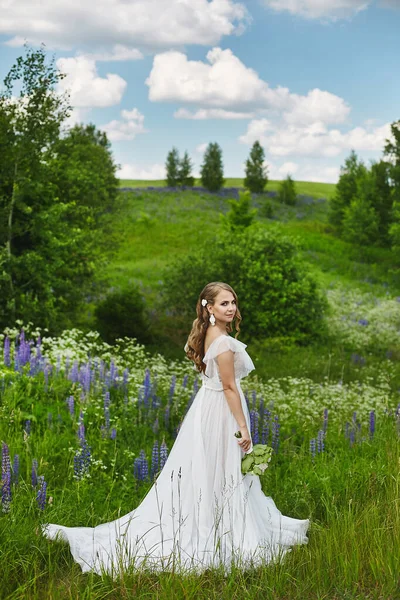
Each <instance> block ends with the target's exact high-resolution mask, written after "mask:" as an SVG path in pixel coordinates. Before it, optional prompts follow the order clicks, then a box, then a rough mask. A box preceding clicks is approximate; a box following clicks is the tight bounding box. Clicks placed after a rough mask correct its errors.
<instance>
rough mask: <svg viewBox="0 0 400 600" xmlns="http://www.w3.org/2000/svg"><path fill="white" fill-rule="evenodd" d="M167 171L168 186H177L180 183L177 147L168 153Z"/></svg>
mask: <svg viewBox="0 0 400 600" xmlns="http://www.w3.org/2000/svg"><path fill="white" fill-rule="evenodd" d="M165 169H166V171H167V186H168V187H177V186H178V185H179V152H178V150H177V148H175V147H174V148H172V150H170V151H169V152H168V154H167V161H166V163H165Z"/></svg>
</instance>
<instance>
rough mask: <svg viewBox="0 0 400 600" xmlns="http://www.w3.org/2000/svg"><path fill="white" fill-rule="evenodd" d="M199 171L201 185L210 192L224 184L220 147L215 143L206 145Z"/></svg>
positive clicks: (216, 190)
mask: <svg viewBox="0 0 400 600" xmlns="http://www.w3.org/2000/svg"><path fill="white" fill-rule="evenodd" d="M200 173H201V183H202V185H203V186H204V187H205V188H206V189H207V190H209V191H210V192H218V191H219V190H220V189H221V188H222V186H223V185H224V169H223V163H222V149H221V147H220V146H219V145H218V144H217V143H214V144H213V143H210V144H209V145H208V146H207V149H206V151H205V153H204V159H203V164H202V165H201V169H200Z"/></svg>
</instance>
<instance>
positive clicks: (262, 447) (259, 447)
mask: <svg viewBox="0 0 400 600" xmlns="http://www.w3.org/2000/svg"><path fill="white" fill-rule="evenodd" d="M268 448H269V446H267V445H266V444H255V445H254V446H253V452H254V454H255V456H262V455H263V454H265V452H266V451H267V449H268Z"/></svg>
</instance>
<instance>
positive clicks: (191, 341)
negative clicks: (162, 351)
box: [185, 281, 242, 373]
mask: <svg viewBox="0 0 400 600" xmlns="http://www.w3.org/2000/svg"><path fill="white" fill-rule="evenodd" d="M221 290H226V291H228V292H231V293H232V294H233V296H234V298H235V300H236V313H235V316H234V318H233V319H232V321H231V322H230V323H227V325H226V331H227V333H230V332H231V331H232V330H233V324H234V326H235V329H236V332H237V333H236V335H235V338H236V337H237V336H238V335H239V333H240V322H241V320H242V315H241V314H240V311H239V306H238V298H237V295H236V292H235V290H234V289H233V288H231V286H230V285H228V284H227V283H223V282H221V281H212V282H211V283H207V285H206V286H205V287H204V288H203V290H202V292H201V294H200V296H199V298H198V300H197V304H196V313H197V318H196V319H195V320H194V321H193V325H192V330H191V332H190V333H189V337H188V340H187V342H186V346H185V352H186V356H187V357H188V358H190V360H192V361H193V362H194V364H195V366H196V369H197V370H198V371H199V372H200V373H202V372H203V373H204V371H205V369H206V365H205V363H203V358H204V354H205V353H204V340H205V337H206V331H207V329H208V328H209V327H210V320H209V317H210V314H209V312H208V310H207V306H203V305H202V303H201V301H202V300H203V298H205V299H206V300H207V304H211V306H212V305H213V304H214V302H215V298H216V297H217V296H218V294H219V292H220V291H221Z"/></svg>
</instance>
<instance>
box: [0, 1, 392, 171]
mask: <svg viewBox="0 0 400 600" xmlns="http://www.w3.org/2000/svg"><path fill="white" fill-rule="evenodd" d="M4 14H5V13H4V10H3V12H2V17H1V18H0V44H1V45H0V78H1V80H3V78H4V76H5V75H6V74H7V72H8V70H9V69H10V67H11V66H12V64H13V62H14V61H15V59H16V58H17V57H18V56H20V55H21V54H23V52H24V49H23V44H24V40H27V41H28V42H29V43H30V44H31V45H33V46H38V45H39V44H40V43H41V42H44V43H45V44H46V47H47V49H48V51H49V54H53V53H54V54H55V57H56V60H57V64H58V66H59V68H60V69H61V70H62V71H64V72H65V73H67V77H66V79H65V80H64V81H63V86H64V88H65V89H68V90H69V91H70V94H71V103H72V105H73V106H74V111H73V114H72V115H71V119H70V124H73V123H74V122H93V123H95V124H96V125H97V126H98V127H100V128H101V129H104V130H105V131H107V134H108V136H109V138H110V140H111V141H112V146H113V152H114V156H115V160H116V162H117V163H118V164H119V165H120V167H121V168H120V170H119V172H118V174H119V176H121V177H124V178H138V179H157V178H162V177H163V176H164V163H165V158H166V154H167V152H168V150H170V149H171V147H172V146H173V145H175V146H176V147H177V148H178V149H179V150H180V152H181V153H183V152H184V151H185V150H188V152H189V154H190V155H191V157H192V160H193V162H194V170H195V173H196V174H197V173H198V171H199V168H200V164H201V162H202V155H203V152H204V148H205V147H206V145H207V144H208V143H209V142H218V143H219V144H220V145H221V147H222V150H223V157H224V166H225V175H226V176H227V177H241V176H242V175H243V167H244V161H245V159H246V157H247V156H248V153H249V150H250V148H251V145H252V143H253V142H254V141H255V140H256V139H258V140H260V142H261V143H262V145H263V147H264V149H265V153H266V164H267V165H268V168H269V175H270V178H273V179H282V178H283V177H285V176H286V174H287V173H291V174H292V176H293V177H294V178H295V179H297V180H310V181H329V182H335V181H336V180H337V177H338V174H339V169H340V165H342V164H343V162H344V159H345V157H346V156H347V155H348V154H349V153H350V150H351V149H355V150H356V152H357V154H358V155H359V156H360V157H361V158H363V159H364V160H365V162H366V163H368V162H369V161H370V160H379V158H380V157H381V156H382V149H383V145H384V141H385V139H386V138H387V137H388V136H389V135H390V124H391V123H392V122H393V121H396V120H398V119H400V104H399V97H400V79H399V77H398V75H397V74H398V62H399V55H400V43H399V41H398V32H399V31H400V0H381V1H379V0H376V1H373V0H248V1H247V2H239V1H236V0H128V1H126V0H98V1H97V3H96V9H93V8H90V7H89V5H87V7H85V6H84V4H82V5H80V4H79V3H78V2H74V1H71V0H69V1H68V2H67V0H58V1H57V3H54V1H52V0H18V1H16V0H11V1H10V2H8V3H7V13H6V16H5V17H4ZM64 88H63V90H64Z"/></svg>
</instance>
